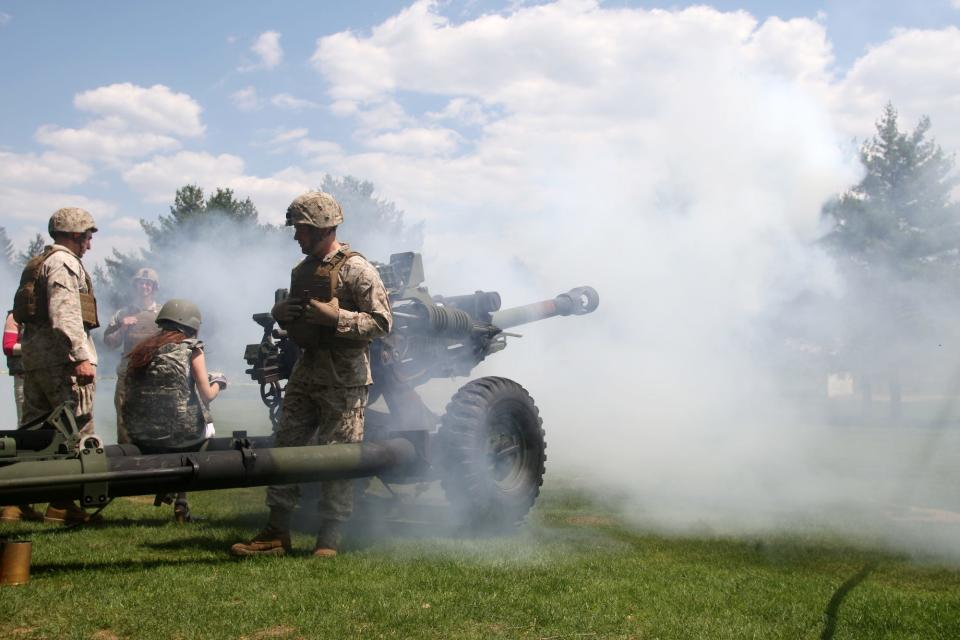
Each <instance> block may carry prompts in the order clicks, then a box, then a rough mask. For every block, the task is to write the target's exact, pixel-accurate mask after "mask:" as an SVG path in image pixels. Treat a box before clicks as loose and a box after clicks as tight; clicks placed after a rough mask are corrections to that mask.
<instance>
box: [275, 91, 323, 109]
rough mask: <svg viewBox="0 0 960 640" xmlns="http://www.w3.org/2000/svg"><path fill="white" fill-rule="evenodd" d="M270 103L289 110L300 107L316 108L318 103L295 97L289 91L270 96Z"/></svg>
mask: <svg viewBox="0 0 960 640" xmlns="http://www.w3.org/2000/svg"><path fill="white" fill-rule="evenodd" d="M270 102H271V104H273V106H275V107H279V108H280V109H287V110H289V111H299V110H301V109H316V108H317V107H319V106H320V105H318V104H317V103H316V102H311V101H310V100H304V99H303V98H297V97H296V96H292V95H290V94H289V93H278V94H277V95H275V96H273V97H272V98H270Z"/></svg>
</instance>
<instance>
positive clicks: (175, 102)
mask: <svg viewBox="0 0 960 640" xmlns="http://www.w3.org/2000/svg"><path fill="white" fill-rule="evenodd" d="M73 104H74V106H76V107H77V108H78V109H81V110H83V111H90V112H92V113H95V114H97V115H99V116H102V117H106V118H117V119H120V120H122V121H123V122H124V123H125V124H126V125H127V126H128V127H130V128H131V129H142V130H145V131H151V132H156V133H166V134H171V135H175V136H181V137H195V136H199V135H202V134H203V131H204V126H203V124H202V123H201V122H200V112H201V111H202V109H201V108H200V105H199V104H197V102H196V101H195V100H193V98H191V97H190V96H188V95H187V94H185V93H175V92H173V91H172V90H170V88H168V87H165V86H164V85H161V84H155V85H153V86H152V87H141V86H138V85H135V84H131V83H129V82H125V83H122V84H112V85H109V86H105V87H100V88H98V89H93V90H91V91H84V92H83V93H80V94H77V95H76V96H75V97H74V100H73Z"/></svg>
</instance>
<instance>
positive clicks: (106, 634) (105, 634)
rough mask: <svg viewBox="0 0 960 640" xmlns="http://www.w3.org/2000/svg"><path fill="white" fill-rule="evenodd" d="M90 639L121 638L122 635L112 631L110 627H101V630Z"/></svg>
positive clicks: (110, 639) (109, 639) (114, 639)
mask: <svg viewBox="0 0 960 640" xmlns="http://www.w3.org/2000/svg"><path fill="white" fill-rule="evenodd" d="M90 640H120V636H118V635H117V634H115V633H114V632H113V631H110V629H100V631H97V632H96V633H94V634H93V635H91V636H90Z"/></svg>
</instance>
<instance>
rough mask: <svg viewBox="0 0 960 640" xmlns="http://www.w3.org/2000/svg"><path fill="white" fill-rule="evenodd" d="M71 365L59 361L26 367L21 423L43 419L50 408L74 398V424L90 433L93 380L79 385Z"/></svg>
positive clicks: (84, 431)
mask: <svg viewBox="0 0 960 640" xmlns="http://www.w3.org/2000/svg"><path fill="white" fill-rule="evenodd" d="M73 370H74V365H72V364H68V365H61V366H55V367H46V368H44V369H34V370H33V371H27V372H26V374H24V379H23V416H22V418H21V420H20V424H21V425H25V424H30V423H31V422H34V421H39V420H42V419H43V418H44V417H46V415H47V414H49V413H50V412H51V411H53V410H54V409H56V408H57V407H58V406H60V405H61V404H63V403H64V402H66V401H67V400H72V401H73V406H74V408H75V415H76V417H77V427H78V428H79V429H80V431H81V432H83V433H86V434H92V433H93V395H94V392H95V391H96V389H97V385H96V381H94V382H91V383H90V384H87V385H83V386H80V385H78V384H77V378H76V377H75V376H74V375H73Z"/></svg>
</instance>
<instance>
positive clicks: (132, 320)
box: [120, 316, 137, 328]
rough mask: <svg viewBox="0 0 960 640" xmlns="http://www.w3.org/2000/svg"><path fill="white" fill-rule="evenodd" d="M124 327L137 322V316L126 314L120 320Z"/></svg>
mask: <svg viewBox="0 0 960 640" xmlns="http://www.w3.org/2000/svg"><path fill="white" fill-rule="evenodd" d="M120 323H121V324H122V325H123V327H124V328H126V327H130V326H133V325H135V324H137V316H126V317H124V319H123V320H121V321H120Z"/></svg>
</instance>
